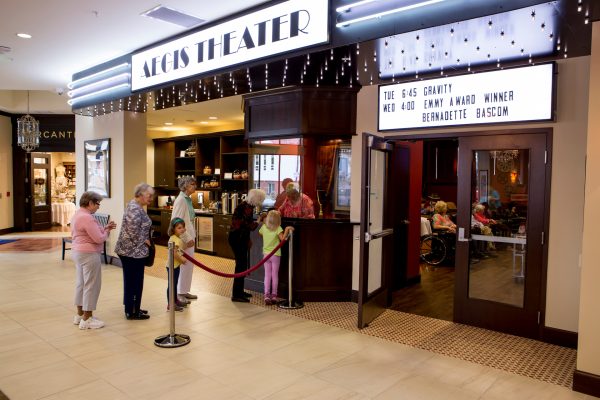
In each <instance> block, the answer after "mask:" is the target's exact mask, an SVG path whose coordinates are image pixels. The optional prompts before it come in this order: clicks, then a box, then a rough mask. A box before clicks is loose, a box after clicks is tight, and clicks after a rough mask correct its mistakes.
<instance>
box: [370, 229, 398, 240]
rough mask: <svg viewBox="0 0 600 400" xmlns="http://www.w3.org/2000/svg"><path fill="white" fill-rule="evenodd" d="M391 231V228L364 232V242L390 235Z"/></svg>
mask: <svg viewBox="0 0 600 400" xmlns="http://www.w3.org/2000/svg"><path fill="white" fill-rule="evenodd" d="M392 233H394V230H393V229H385V230H383V231H380V232H375V233H370V232H365V243H369V242H370V241H371V240H373V239H379V238H382V237H385V236H388V235H391V234H392Z"/></svg>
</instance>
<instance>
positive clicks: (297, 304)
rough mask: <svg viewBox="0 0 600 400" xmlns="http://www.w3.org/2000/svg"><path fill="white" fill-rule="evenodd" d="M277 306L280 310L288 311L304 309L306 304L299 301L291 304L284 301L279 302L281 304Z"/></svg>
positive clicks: (293, 301)
mask: <svg viewBox="0 0 600 400" xmlns="http://www.w3.org/2000/svg"><path fill="white" fill-rule="evenodd" d="M277 306H278V307H279V308H283V309H286V310H295V309H298V308H302V307H304V303H303V302H301V301H299V300H292V302H291V303H290V301H289V300H283V301H281V302H279V304H277Z"/></svg>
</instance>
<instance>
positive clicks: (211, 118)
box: [208, 117, 219, 119]
mask: <svg viewBox="0 0 600 400" xmlns="http://www.w3.org/2000/svg"><path fill="white" fill-rule="evenodd" d="M208 119H219V118H218V117H208Z"/></svg>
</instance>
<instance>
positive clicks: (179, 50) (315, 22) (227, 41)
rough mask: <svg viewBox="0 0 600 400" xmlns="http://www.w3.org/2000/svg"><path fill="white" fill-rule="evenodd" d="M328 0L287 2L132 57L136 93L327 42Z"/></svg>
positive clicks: (133, 85)
mask: <svg viewBox="0 0 600 400" xmlns="http://www.w3.org/2000/svg"><path fill="white" fill-rule="evenodd" d="M328 19H329V1H328V0H310V1H306V0H289V1H286V2H283V3H279V4H276V5H274V6H272V7H268V8H264V9H261V10H258V11H256V12H253V13H250V14H246V15H244V16H241V17H239V18H235V19H233V20H230V21H227V22H224V23H222V24H219V25H216V26H212V27H209V28H206V29H203V30H201V31H198V32H195V33H192V34H189V35H186V36H184V37H181V38H179V39H176V40H173V41H170V42H168V43H165V44H162V45H159V46H156V47H153V48H151V49H149V50H145V51H142V52H139V53H136V54H134V55H133V56H132V64H131V84H132V90H134V91H136V90H140V89H144V88H148V87H152V86H156V85H160V84H164V83H167V82H171V81H178V80H181V79H183V78H187V77H191V76H195V75H199V74H203V73H207V72H211V71H216V70H219V69H222V68H225V67H230V66H234V65H239V64H243V63H247V62H248V61H252V60H258V59H261V58H265V57H270V56H273V55H276V54H282V53H287V52H290V51H293V50H298V49H302V48H305V47H309V46H313V45H316V44H321V43H326V42H327V41H328V40H329V23H328Z"/></svg>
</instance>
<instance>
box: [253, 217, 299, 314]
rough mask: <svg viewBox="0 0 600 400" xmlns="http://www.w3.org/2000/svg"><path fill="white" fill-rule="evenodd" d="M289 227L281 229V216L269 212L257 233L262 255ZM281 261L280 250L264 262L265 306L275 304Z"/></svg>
mask: <svg viewBox="0 0 600 400" xmlns="http://www.w3.org/2000/svg"><path fill="white" fill-rule="evenodd" d="M292 230H294V228H292V227H291V226H288V227H286V228H285V231H284V230H283V229H281V214H280V213H279V211H276V210H271V211H269V213H268V214H267V217H266V220H265V223H264V224H263V225H262V226H261V227H260V230H259V231H258V233H259V234H260V235H261V236H262V238H263V254H264V255H267V254H269V253H271V252H272V251H273V249H274V248H275V247H277V246H278V245H279V242H280V241H282V240H283V239H284V238H285V237H286V236H287V235H288V234H289V232H290V231H292ZM280 261H281V249H279V250H277V252H276V253H275V254H273V256H272V257H271V258H270V259H269V260H267V261H266V262H265V304H266V305H268V306H270V305H271V304H276V303H277V286H278V285H279V263H280Z"/></svg>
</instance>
